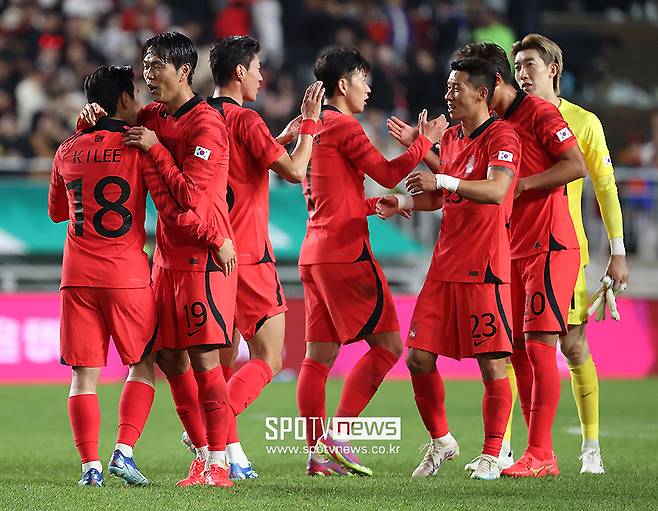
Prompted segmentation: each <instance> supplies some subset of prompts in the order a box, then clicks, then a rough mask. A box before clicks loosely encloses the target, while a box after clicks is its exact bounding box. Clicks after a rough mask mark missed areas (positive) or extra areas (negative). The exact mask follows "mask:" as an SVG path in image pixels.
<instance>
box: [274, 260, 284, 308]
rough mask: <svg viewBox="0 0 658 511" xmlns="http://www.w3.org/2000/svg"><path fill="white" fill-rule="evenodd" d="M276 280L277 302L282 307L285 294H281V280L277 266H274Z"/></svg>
mask: <svg viewBox="0 0 658 511" xmlns="http://www.w3.org/2000/svg"><path fill="white" fill-rule="evenodd" d="M274 280H276V304H277V305H278V306H279V307H281V306H282V305H283V295H282V294H281V281H280V280H279V274H278V273H277V271H276V267H275V268H274Z"/></svg>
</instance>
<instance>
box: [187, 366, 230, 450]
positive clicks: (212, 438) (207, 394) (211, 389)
mask: <svg viewBox="0 0 658 511" xmlns="http://www.w3.org/2000/svg"><path fill="white" fill-rule="evenodd" d="M194 379H195V380H196V383H197V386H198V387H199V405H200V408H201V410H202V413H203V417H204V422H205V425H206V438H207V440H208V450H209V451H223V450H225V449H226V438H227V433H228V417H229V414H230V413H231V407H230V405H229V400H228V389H227V385H226V382H225V381H224V375H223V374H222V368H221V366H217V367H215V368H213V369H211V370H210V371H203V372H196V371H195V372H194ZM188 434H189V431H188ZM190 438H192V437H190ZM194 445H195V446H197V445H198V444H194Z"/></svg>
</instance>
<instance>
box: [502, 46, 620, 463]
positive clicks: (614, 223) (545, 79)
mask: <svg viewBox="0 0 658 511" xmlns="http://www.w3.org/2000/svg"><path fill="white" fill-rule="evenodd" d="M512 54H513V56H514V69H515V77H516V81H517V82H518V84H519V85H520V86H521V88H522V89H523V90H524V91H525V92H527V93H528V94H535V95H537V96H540V97H542V98H544V99H546V100H547V101H550V102H551V103H553V104H554V105H555V106H557V107H558V109H559V110H560V113H561V114H562V116H563V117H564V119H565V120H566V121H567V123H568V124H569V127H570V128H571V130H572V131H573V133H574V134H575V135H576V138H577V139H578V146H579V147H580V150H581V151H582V152H583V154H584V156H585V161H586V162H587V169H588V171H589V175H590V178H591V179H592V185H593V187H594V192H595V194H596V199H597V201H598V203H599V207H600V210H601V216H602V218H603V223H604V224H605V228H606V231H607V233H608V238H609V239H610V249H611V250H610V252H611V256H610V262H609V263H608V267H607V270H606V275H608V276H609V277H610V278H611V279H612V281H613V284H612V285H613V289H614V290H615V291H618V290H620V289H623V288H624V287H625V286H626V282H627V281H628V268H627V266H626V251H625V249H624V238H623V236H624V233H623V227H622V216H621V206H620V205H619V197H618V195H617V185H616V184H615V176H614V170H613V168H612V162H611V161H610V154H609V152H608V147H607V145H606V141H605V135H604V134H603V128H602V126H601V122H600V121H599V119H598V117H596V115H594V114H593V113H592V112H588V111H587V110H585V109H584V108H581V107H579V106H578V105H574V104H573V103H570V102H569V101H566V100H565V99H562V98H560V97H559V94H560V76H561V74H562V65H563V63H562V50H561V49H560V47H559V46H558V45H557V44H556V43H554V42H553V41H551V40H550V39H548V38H546V37H544V36H542V35H539V34H529V35H527V36H525V37H524V38H523V39H522V40H521V41H517V42H516V43H515V44H514V46H513V48H512ZM583 183H584V180H583V179H578V180H576V181H572V182H571V183H569V184H568V185H567V195H568V196H569V210H570V212H571V218H572V219H573V223H574V227H575V228H576V233H577V234H578V240H579V242H580V262H581V269H580V274H579V275H578V281H577V283H576V288H575V290H574V296H573V299H572V302H571V308H570V310H569V333H568V334H567V335H566V336H564V337H561V338H560V346H561V349H562V353H563V354H564V356H565V357H566V358H567V360H568V361H569V370H570V373H571V386H572V389H573V395H574V398H575V400H576V406H577V408H578V416H579V417H580V424H581V431H582V435H583V443H582V455H581V457H580V459H581V461H582V469H581V471H580V473H581V474H584V473H591V474H603V473H604V470H603V462H602V461H601V451H600V447H599V439H598V438H599V385H598V376H597V374H596V367H595V365H594V361H593V360H592V356H591V355H590V351H589V347H588V345H587V340H586V338H585V325H586V323H587V289H586V287H585V271H584V269H585V266H586V265H587V263H588V262H589V252H588V246H587V237H586V236H585V229H584V227H583V217H582V210H581V202H582V191H583ZM510 424H511V418H510ZM508 429H509V428H508ZM508 435H509V432H508Z"/></svg>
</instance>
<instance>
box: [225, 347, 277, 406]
mask: <svg viewBox="0 0 658 511" xmlns="http://www.w3.org/2000/svg"><path fill="white" fill-rule="evenodd" d="M270 381H272V369H270V366H269V364H268V363H267V362H264V361H262V360H259V359H253V360H250V361H249V362H247V363H246V364H245V365H243V366H242V367H241V368H240V369H239V370H238V371H237V372H236V373H235V374H234V375H233V377H232V378H231V381H230V382H229V384H228V393H229V396H230V397H231V408H232V409H233V414H234V415H240V414H241V413H242V412H243V411H244V410H245V409H246V408H247V407H248V406H249V405H250V404H251V403H252V402H253V401H254V399H256V398H257V397H258V395H259V394H260V393H261V392H262V391H263V389H264V388H265V385H267V384H268V383H269V382H270Z"/></svg>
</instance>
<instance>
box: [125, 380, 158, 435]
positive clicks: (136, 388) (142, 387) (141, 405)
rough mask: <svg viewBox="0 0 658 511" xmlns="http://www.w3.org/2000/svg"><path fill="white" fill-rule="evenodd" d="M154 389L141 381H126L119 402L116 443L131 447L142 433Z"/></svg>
mask: <svg viewBox="0 0 658 511" xmlns="http://www.w3.org/2000/svg"><path fill="white" fill-rule="evenodd" d="M154 395H155V389H154V388H153V387H151V386H150V385H147V384H146V383H142V382H141V381H127V382H126V383H125V385H124V386H123V391H122V392H121V399H120V400H119V432H118V435H117V443H119V444H126V445H130V446H131V447H133V446H134V445H135V444H136V443H137V440H139V437H140V436H141V434H142V431H144V425H145V424H146V419H148V416H149V412H150V411H151V405H152V404H153V396H154Z"/></svg>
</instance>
